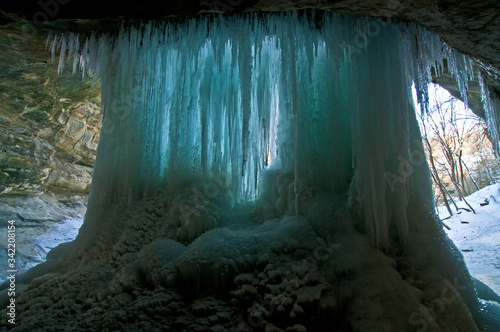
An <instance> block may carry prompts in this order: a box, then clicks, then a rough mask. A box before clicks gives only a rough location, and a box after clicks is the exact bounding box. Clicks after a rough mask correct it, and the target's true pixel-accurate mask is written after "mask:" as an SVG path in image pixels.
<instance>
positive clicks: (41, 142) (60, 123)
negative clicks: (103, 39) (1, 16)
mask: <svg viewBox="0 0 500 332" xmlns="http://www.w3.org/2000/svg"><path fill="white" fill-rule="evenodd" d="M46 38H47V31H46V30H44V29H38V28H37V27H36V26H33V25H30V24H25V23H21V22H19V23H10V24H7V25H3V26H1V27H0V43H1V44H2V45H7V47H2V48H1V49H0V96H1V97H0V110H1V111H0V141H1V142H2V146H1V150H0V193H2V194H34V193H40V192H46V191H49V192H52V193H61V194H63V193H79V194H85V193H87V192H88V187H89V184H90V181H91V176H92V166H93V163H94V160H95V152H96V149H97V143H98V141H99V132H100V122H101V118H102V114H101V107H100V91H99V84H96V85H94V86H92V84H91V81H89V80H82V79H81V77H79V76H78V75H76V76H72V75H70V74H63V75H61V76H58V75H57V63H56V62H54V63H52V62H51V56H50V53H49V52H48V50H46V48H45V39H46Z"/></svg>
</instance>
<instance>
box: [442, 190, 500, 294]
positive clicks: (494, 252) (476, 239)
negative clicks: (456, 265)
mask: <svg viewBox="0 0 500 332" xmlns="http://www.w3.org/2000/svg"><path fill="white" fill-rule="evenodd" d="M466 199H467V201H468V203H469V204H470V205H471V206H472V207H473V208H474V210H475V211H476V213H473V212H467V211H465V210H461V209H460V210H459V211H458V212H456V210H455V208H454V206H453V205H451V208H452V211H453V213H454V215H453V216H452V217H451V218H449V219H446V220H443V222H444V223H445V224H446V225H447V226H448V227H450V228H451V229H450V230H446V232H447V233H448V236H449V237H450V239H451V240H453V242H454V243H455V245H456V246H457V247H458V249H460V250H461V251H462V254H463V255H464V258H465V262H466V264H467V267H468V268H469V271H470V273H471V274H472V275H473V276H474V277H475V278H477V279H479V280H481V281H482V282H484V283H485V284H486V285H488V286H489V287H490V288H491V289H493V290H494V291H495V292H496V293H497V294H500V184H494V185H491V186H488V187H486V188H483V189H481V190H479V191H477V192H475V193H474V194H472V195H470V196H468V197H467V198H466ZM486 202H488V204H485V203H486ZM456 203H457V206H458V207H459V208H467V209H468V206H467V205H466V203H465V202H459V201H458V200H457V202H456ZM480 204H483V206H481V205H480ZM438 211H439V215H440V217H441V218H442V219H445V218H446V217H448V216H449V213H448V211H447V210H446V207H445V206H444V205H441V206H439V207H438Z"/></svg>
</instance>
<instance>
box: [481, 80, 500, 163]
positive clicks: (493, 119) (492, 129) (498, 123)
mask: <svg viewBox="0 0 500 332" xmlns="http://www.w3.org/2000/svg"><path fill="white" fill-rule="evenodd" d="M478 75H479V85H480V87H481V100H482V102H483V107H484V113H485V117H486V124H487V127H488V133H489V134H490V137H491V141H492V143H493V150H494V152H495V157H496V159H497V160H498V159H499V157H500V135H499V133H500V110H499V109H498V107H500V100H498V99H495V98H494V97H491V93H490V91H489V89H488V86H487V85H486V82H485V80H484V77H483V76H482V75H481V73H479V74H478Z"/></svg>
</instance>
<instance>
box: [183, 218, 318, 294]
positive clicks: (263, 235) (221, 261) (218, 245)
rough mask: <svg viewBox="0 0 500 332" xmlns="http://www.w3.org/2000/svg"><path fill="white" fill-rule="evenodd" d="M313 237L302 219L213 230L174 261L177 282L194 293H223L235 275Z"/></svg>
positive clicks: (314, 236)
mask: <svg viewBox="0 0 500 332" xmlns="http://www.w3.org/2000/svg"><path fill="white" fill-rule="evenodd" d="M316 238H317V235H316V234H315V232H314V231H313V230H312V228H311V226H310V225H309V223H308V221H307V219H306V218H304V217H295V216H291V217H285V218H283V219H273V220H269V221H266V222H265V223H263V224H262V225H255V226H253V227H248V228H246V229H241V230H231V229H229V228H227V227H223V228H217V229H213V230H211V231H208V232H206V233H204V234H203V235H201V236H200V237H198V238H197V239H196V240H195V241H193V242H192V243H191V244H190V245H189V246H188V247H187V249H186V251H184V252H183V253H182V255H181V256H180V257H179V259H178V268H179V280H180V282H181V283H182V284H183V285H184V286H186V287H187V286H189V285H194V289H193V290H194V292H195V293H199V292H200V291H202V290H206V289H210V288H214V289H224V288H226V287H227V286H228V285H230V284H232V282H233V279H234V277H235V276H236V275H238V274H240V273H244V272H247V271H251V270H253V269H254V268H256V267H257V266H258V264H259V259H261V258H262V257H266V255H269V254H272V253H286V252H289V251H292V250H294V249H296V248H298V247H300V246H306V245H307V244H308V243H315V239H316Z"/></svg>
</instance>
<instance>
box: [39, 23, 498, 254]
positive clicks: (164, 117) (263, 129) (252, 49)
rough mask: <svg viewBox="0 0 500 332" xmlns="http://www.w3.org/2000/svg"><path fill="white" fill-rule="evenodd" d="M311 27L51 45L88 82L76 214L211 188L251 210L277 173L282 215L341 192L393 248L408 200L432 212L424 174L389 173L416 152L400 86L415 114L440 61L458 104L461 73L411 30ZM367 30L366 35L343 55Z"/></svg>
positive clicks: (443, 51) (136, 34)
mask: <svg viewBox="0 0 500 332" xmlns="http://www.w3.org/2000/svg"><path fill="white" fill-rule="evenodd" d="M320 20H321V23H320V24H317V21H318V18H316V19H312V18H310V17H307V15H306V16H301V17H298V16H297V14H280V15H249V16H244V17H228V18H216V19H214V18H209V17H205V18H200V19H198V20H190V21H187V22H186V23H185V24H176V25H174V24H172V23H167V24H160V23H148V24H144V25H142V26H140V27H137V28H122V29H121V31H120V33H119V34H118V35H117V36H111V35H101V36H96V35H92V36H91V37H90V38H89V39H87V40H85V41H84V42H81V40H80V38H79V36H78V35H63V36H59V37H58V36H55V37H51V40H50V41H49V42H48V45H50V49H51V52H52V54H53V55H55V54H56V52H58V51H59V52H60V58H59V59H60V62H59V71H63V70H64V69H65V66H66V65H69V64H71V66H72V69H73V70H74V71H75V70H77V69H79V70H81V71H82V75H84V76H94V80H96V79H97V78H98V77H100V79H101V84H102V102H103V106H104V112H105V114H104V122H103V130H102V135H101V142H100V144H99V150H98V156H97V162H96V165H95V173H94V179H93V184H92V190H91V196H90V202H89V210H90V211H95V213H98V211H104V210H105V209H108V208H109V207H111V206H117V205H127V204H130V203H131V202H133V201H136V200H138V199H141V198H143V197H148V196H153V195H155V193H157V192H158V191H159V190H163V189H167V188H176V187H182V186H183V185H185V184H187V183H190V182H192V181H195V180H201V181H207V180H209V179H214V178H215V179H220V178H224V179H228V182H227V183H228V186H229V187H230V191H231V193H232V195H233V198H234V200H235V201H237V202H238V201H239V202H241V201H249V200H254V199H257V198H258V197H259V195H261V194H263V192H264V191H265V189H266V188H265V185H264V184H263V179H264V178H265V177H266V176H265V175H266V172H270V171H269V170H270V169H277V168H279V169H282V170H283V171H289V172H291V173H292V174H293V179H294V189H293V191H294V195H295V209H293V210H294V211H295V213H298V212H299V211H298V208H297V205H298V204H297V197H298V196H297V195H298V188H299V187H300V185H301V184H307V185H309V186H316V187H319V188H322V189H324V190H328V191H332V192H337V193H342V194H345V193H346V192H348V193H349V197H350V204H351V205H353V206H355V207H356V211H359V214H360V216H359V218H360V219H361V220H362V226H361V228H362V229H363V231H364V232H366V233H367V235H368V236H369V238H370V239H371V241H372V243H373V244H374V245H376V246H377V247H382V248H384V247H387V246H388V245H389V243H390V241H391V238H392V239H394V238H397V239H399V240H400V241H403V242H404V241H406V239H407V237H408V231H409V227H410V225H409V223H410V222H409V221H408V215H409V210H408V209H409V200H410V197H415V196H418V197H420V200H421V201H422V202H423V203H424V204H427V205H429V206H432V205H433V202H432V192H431V190H430V181H429V175H428V171H427V169H426V165H416V166H415V165H413V166H412V170H411V171H409V172H406V173H404V174H401V172H400V167H401V160H411V156H412V153H414V152H415V151H422V146H421V143H418V141H419V138H420V135H419V132H418V127H417V123H416V119H415V112H414V105H413V102H412V97H411V87H412V84H415V87H416V90H417V98H418V102H419V103H420V104H421V105H422V108H423V109H422V111H425V109H426V107H427V105H428V93H427V85H428V84H429V82H430V81H431V68H434V70H436V71H437V72H438V73H439V72H441V71H442V70H443V66H444V65H443V63H444V59H448V62H447V64H448V69H449V71H450V72H451V73H452V74H454V75H455V77H456V78H457V82H458V85H459V87H460V91H461V94H462V96H463V97H464V100H466V89H467V80H468V79H469V78H471V77H472V67H471V64H470V60H469V59H468V58H467V57H466V56H464V55H462V54H460V53H459V52H457V51H455V50H453V49H451V48H449V47H448V46H447V45H446V44H444V43H443V41H442V40H441V39H440V38H439V37H437V36H436V35H434V34H431V33H430V32H428V31H426V30H424V29H423V28H420V27H418V26H416V25H413V24H403V23H396V22H390V24H386V23H384V24H382V23H381V22H379V21H377V20H375V19H371V18H361V19H360V18H353V17H348V16H339V15H335V14H327V13H326V14H323V15H322V17H321V18H320ZM370 24H372V25H373V24H379V25H380V27H381V28H380V30H379V33H378V34H376V35H374V36H370V37H369V40H368V41H367V43H366V47H365V48H363V49H362V50H361V51H360V52H358V53H352V52H350V53H349V52H346V50H345V47H346V45H349V43H350V42H352V40H353V39H354V37H355V34H356V33H357V32H358V31H359V29H360V28H361V29H363V27H364V26H367V25H370ZM319 26H320V27H321V28H319ZM346 43H347V44H346ZM374 82H376V84H375V83H374ZM489 109H493V108H491V107H490V108H489ZM490 113H491V114H495V111H494V110H492V111H490ZM490 113H487V114H490ZM493 116H494V115H489V117H493ZM391 175H396V178H391V177H390V176H391ZM388 179H389V180H388ZM87 224H88V223H87ZM87 227H92V226H87ZM94 227H97V226H94ZM394 230H395V231H394Z"/></svg>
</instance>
